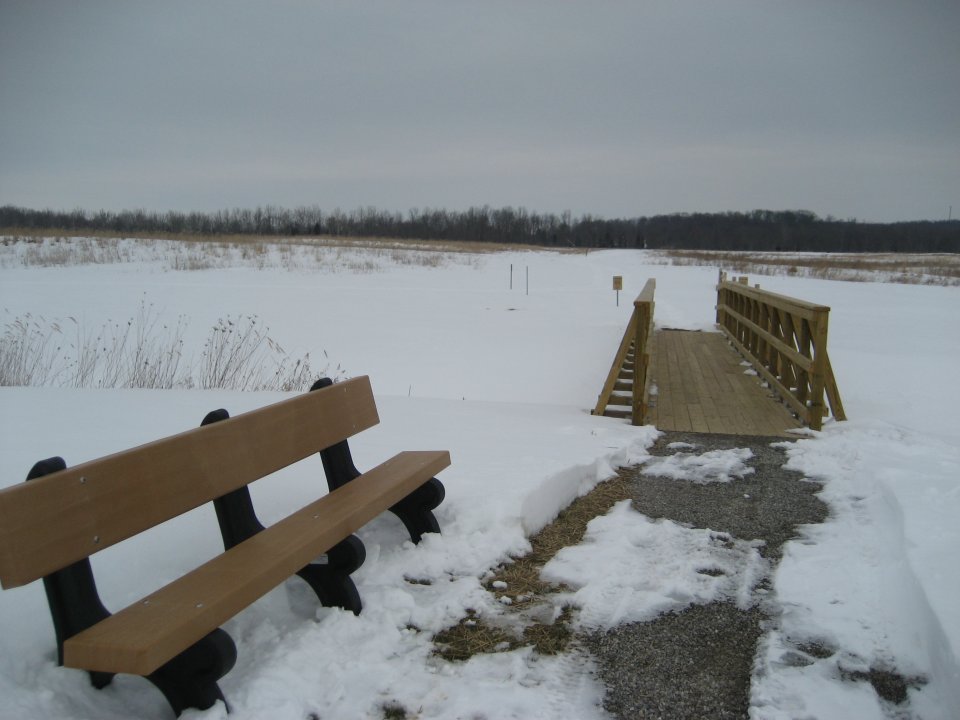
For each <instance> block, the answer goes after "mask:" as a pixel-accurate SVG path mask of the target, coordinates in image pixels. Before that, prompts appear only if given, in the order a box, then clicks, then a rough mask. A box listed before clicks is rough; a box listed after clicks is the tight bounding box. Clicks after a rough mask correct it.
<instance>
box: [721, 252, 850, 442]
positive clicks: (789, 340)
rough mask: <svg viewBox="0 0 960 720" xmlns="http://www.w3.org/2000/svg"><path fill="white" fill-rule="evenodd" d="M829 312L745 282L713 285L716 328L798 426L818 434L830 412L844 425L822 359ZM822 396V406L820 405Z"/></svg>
mask: <svg viewBox="0 0 960 720" xmlns="http://www.w3.org/2000/svg"><path fill="white" fill-rule="evenodd" d="M829 320H830V308H829V307H827V306H825V305H816V304H814V303H809V302H806V301H804V300H797V299H796V298H791V297H787V296H786V295H778V294H776V293H772V292H769V291H767V290H761V289H760V286H759V285H757V286H756V287H750V286H749V284H748V280H747V278H746V277H740V278H736V280H728V279H727V275H726V273H724V272H722V271H721V272H720V278H719V282H718V283H717V325H719V326H720V329H721V330H722V331H723V332H724V333H725V334H726V336H727V337H728V338H729V340H730V342H732V343H733V344H734V346H735V347H736V348H737V350H739V351H740V353H741V354H742V355H743V356H744V357H745V358H747V360H749V361H750V364H751V365H752V366H753V368H754V369H755V370H756V371H757V373H759V374H760V376H761V377H763V379H764V380H766V381H767V383H768V384H769V385H770V387H771V389H772V390H774V392H776V393H777V394H778V395H779V396H780V398H781V399H782V400H783V401H784V402H785V403H786V404H787V405H788V406H789V407H790V408H791V409H792V410H793V411H794V412H795V413H796V414H797V417H799V418H800V421H801V422H803V423H804V424H805V425H807V426H808V427H810V428H812V429H813V430H820V429H821V427H822V426H823V418H824V417H826V416H827V415H828V414H829V412H828V405H827V404H828V403H829V411H830V412H832V413H833V417H834V419H836V420H846V414H845V413H844V410H843V403H842V402H841V400H840V391H839V390H838V389H837V381H836V378H835V377H834V374H833V367H832V366H831V365H830V356H829V355H828V354H827V330H828V326H829ZM824 396H826V401H825V400H824Z"/></svg>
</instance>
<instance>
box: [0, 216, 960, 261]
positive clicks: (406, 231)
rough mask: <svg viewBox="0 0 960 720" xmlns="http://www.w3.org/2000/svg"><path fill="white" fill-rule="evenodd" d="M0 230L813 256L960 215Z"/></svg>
mask: <svg viewBox="0 0 960 720" xmlns="http://www.w3.org/2000/svg"><path fill="white" fill-rule="evenodd" d="M0 228H7V229H14V228H22V229H25V230H26V229H48V230H63V231H69V232H81V233H82V232H86V231H105V232H111V233H118V234H121V235H122V234H125V233H129V234H143V233H147V234H149V233H158V234H159V233H164V234H167V233H169V234H174V235H177V234H189V235H206V236H217V235H265V236H270V235H274V236H286V237H295V236H302V235H325V236H335V237H358V238H359V237H389V238H401V239H422V240H463V241H468V242H492V243H512V244H525V245H541V246H546V247H581V248H669V249H687V250H747V251H758V252H759V251H790V252H798V251H807V252H951V253H953V252H960V221H957V220H952V221H947V220H945V221H936V222H930V221H918V222H899V223H884V224H881V223H862V222H857V221H855V220H846V221H843V220H836V219H834V218H831V217H828V218H819V217H817V216H816V215H815V214H814V213H812V212H809V211H805V210H797V211H794V210H780V211H772V210H754V211H753V212H748V213H743V212H727V213H692V214H688V213H682V214H673V215H657V216H654V217H639V218H633V219H614V220H608V219H603V218H598V217H593V216H591V215H583V216H581V217H579V218H574V217H572V216H571V214H570V213H569V212H564V213H562V214H561V215H556V214H551V213H546V214H544V213H536V212H529V211H527V210H526V209H525V208H513V207H504V208H490V207H488V206H484V207H472V208H470V209H469V210H463V211H455V210H441V209H422V210H421V209H413V210H410V211H409V212H407V213H406V214H403V213H398V212H389V211H385V210H379V209H377V208H373V207H366V208H358V209H356V210H352V211H349V212H343V211H341V210H340V209H336V210H333V211H325V210H322V209H321V208H319V207H318V206H310V207H298V208H293V209H289V208H282V207H275V206H271V205H268V206H266V207H258V208H255V209H243V208H236V209H231V210H218V211H216V212H190V213H183V212H176V211H172V210H171V211H169V212H165V213H158V212H148V211H146V210H124V211H121V212H110V211H106V210H100V211H97V212H88V211H85V210H72V211H57V210H31V209H28V208H21V207H14V206H10V205H7V206H3V207H0Z"/></svg>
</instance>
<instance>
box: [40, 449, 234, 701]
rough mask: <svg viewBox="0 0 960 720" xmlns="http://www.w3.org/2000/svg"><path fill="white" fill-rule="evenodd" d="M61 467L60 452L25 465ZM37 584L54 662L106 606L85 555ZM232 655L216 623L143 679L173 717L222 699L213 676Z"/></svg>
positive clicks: (104, 680) (94, 677) (94, 679)
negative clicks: (48, 625) (49, 627)
mask: <svg viewBox="0 0 960 720" xmlns="http://www.w3.org/2000/svg"><path fill="white" fill-rule="evenodd" d="M66 467H67V464H66V463H65V462H64V461H63V458H59V457H53V458H49V459H47V460H41V461H40V462H38V463H36V464H35V465H34V466H33V468H32V469H31V470H30V473H29V474H28V475H27V480H28V481H29V480H35V479H37V478H40V477H43V476H44V475H49V474H51V473H55V472H58V471H60V470H65V469H66ZM43 587H44V590H45V591H46V594H47V603H48V604H49V606H50V615H51V617H52V618H53V630H54V634H55V635H56V639H57V663H58V664H59V665H63V643H64V642H65V641H66V640H68V639H70V638H71V637H73V636H74V635H76V634H78V633H80V632H82V631H84V630H86V629H87V628H89V627H92V626H93V625H96V624H97V623H98V622H100V621H101V620H104V619H105V618H108V617H110V611H109V610H107V609H106V608H105V607H104V605H103V602H102V601H101V600H100V594H99V593H98V592H97V584H96V582H95V581H94V579H93V569H92V568H91V566H90V560H89V559H88V558H84V559H83V560H78V561H77V562H75V563H73V564H72V565H68V566H67V567H65V568H63V569H61V570H57V571H56V572H53V573H50V574H49V575H47V576H45V577H44V578H43ZM236 660H237V648H236V646H235V645H234V644H233V640H232V639H231V637H230V636H229V635H228V634H227V633H226V632H224V631H223V630H220V629H219V628H218V629H216V630H214V631H213V632H211V633H210V634H209V635H206V636H205V637H203V638H201V639H200V640H199V641H198V642H196V643H194V644H193V645H191V646H190V647H188V648H187V649H186V650H184V651H183V652H182V653H180V654H179V655H177V656H176V657H174V658H172V659H171V660H170V661H169V662H167V663H166V664H164V665H162V666H160V667H159V668H157V669H156V670H155V671H154V672H153V673H151V674H150V675H147V676H146V679H147V680H149V681H150V682H151V683H153V684H154V685H155V686H156V687H157V688H158V689H159V690H160V692H162V693H163V695H164V697H165V698H166V699H167V702H169V703H170V707H172V708H173V711H174V713H176V715H177V716H178V717H179V715H180V714H181V713H182V712H183V711H184V710H186V709H187V708H197V709H199V710H206V709H208V708H210V707H212V706H213V705H214V703H216V702H217V700H223V702H224V704H226V698H224V696H223V693H222V692H221V691H220V687H219V686H218V685H217V681H218V680H219V679H220V678H222V677H223V676H224V675H226V674H227V673H228V672H230V669H231V668H232V667H233V665H234V663H235V662H236ZM88 674H89V675H90V683H91V684H92V685H93V686H94V687H95V688H97V689H98V690H102V689H103V688H105V687H106V686H107V685H109V684H110V682H111V680H113V673H106V672H89V673H88Z"/></svg>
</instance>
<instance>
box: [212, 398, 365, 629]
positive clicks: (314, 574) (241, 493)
mask: <svg viewBox="0 0 960 720" xmlns="http://www.w3.org/2000/svg"><path fill="white" fill-rule="evenodd" d="M228 417H230V416H229V414H228V413H227V411H226V410H222V409H221V410H214V411H213V412H210V413H207V416H206V417H205V418H204V419H203V422H202V423H201V425H209V424H210V423H214V422H219V421H221V420H226V419H227V418H228ZM213 506H214V508H215V509H216V512H217V522H218V523H219V525H220V535H221V537H222V538H223V549H224V550H229V549H230V548H232V547H234V546H235V545H239V544H240V543H242V542H243V541H244V540H246V539H248V538H251V537H253V536H254V535H256V534H257V533H258V532H260V531H262V530H263V529H264V528H263V523H261V522H260V520H259V518H257V514H256V512H255V511H254V509H253V500H252V499H251V497H250V490H249V489H248V488H247V487H246V486H244V487H241V488H238V489H236V490H234V491H233V492H229V493H227V494H226V495H223V496H221V497H218V498H217V499H216V500H214V501H213ZM366 557H367V553H366V550H365V549H364V547H363V542H361V540H360V538H358V537H357V536H356V535H350V536H349V537H347V538H345V539H344V540H341V541H340V542H339V543H337V544H336V545H334V546H333V547H332V548H330V550H329V551H328V552H327V558H326V559H327V562H326V563H325V564H321V563H311V564H309V565H307V566H306V567H303V568H301V569H300V570H298V571H297V575H299V576H300V577H301V578H303V579H304V580H305V581H306V582H307V584H308V585H310V587H311V588H312V589H313V591H314V593H316V595H317V599H318V600H319V601H320V604H321V605H323V606H324V607H340V608H343V609H344V610H350V611H351V612H353V614H354V615H359V614H360V610H361V609H362V607H363V604H362V602H361V601H360V593H359V592H358V591H357V586H356V585H355V584H354V582H353V578H351V577H350V573H352V572H353V571H354V570H356V569H357V568H359V567H360V566H361V565H363V561H364V560H365V559H366Z"/></svg>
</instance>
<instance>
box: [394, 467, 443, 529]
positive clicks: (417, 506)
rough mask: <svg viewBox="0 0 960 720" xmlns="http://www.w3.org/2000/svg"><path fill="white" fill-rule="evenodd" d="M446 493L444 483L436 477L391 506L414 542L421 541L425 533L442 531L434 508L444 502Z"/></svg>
mask: <svg viewBox="0 0 960 720" xmlns="http://www.w3.org/2000/svg"><path fill="white" fill-rule="evenodd" d="M445 494H446V491H445V490H444V487H443V483H441V482H440V481H439V480H437V479H436V478H430V479H429V480H427V481H426V482H425V483H424V484H423V485H421V486H420V487H418V488H417V489H416V490H414V491H413V492H412V493H410V494H409V495H407V496H406V497H405V498H404V499H403V500H401V501H400V502H398V503H397V504H396V505H394V506H393V507H391V508H390V512H392V513H393V514H394V515H396V516H397V517H398V518H400V520H402V521H403V524H404V526H405V527H406V528H407V532H408V533H410V539H411V540H412V541H413V542H414V543H419V542H420V540H421V538H422V536H423V534H424V533H438V532H440V524H439V523H438V522H437V518H436V517H434V515H433V509H434V508H436V507H437V506H438V505H439V504H440V503H442V502H443V498H444V495H445Z"/></svg>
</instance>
